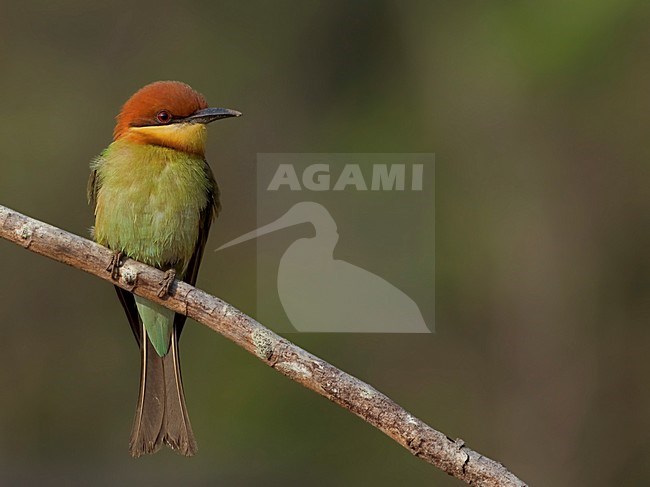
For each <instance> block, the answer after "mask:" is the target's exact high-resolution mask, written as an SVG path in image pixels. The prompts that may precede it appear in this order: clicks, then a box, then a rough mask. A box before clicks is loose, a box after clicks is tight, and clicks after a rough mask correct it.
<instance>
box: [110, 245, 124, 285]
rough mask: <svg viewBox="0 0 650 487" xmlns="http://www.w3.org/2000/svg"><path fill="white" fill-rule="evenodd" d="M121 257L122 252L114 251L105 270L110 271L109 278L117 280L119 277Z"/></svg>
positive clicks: (122, 255)
mask: <svg viewBox="0 0 650 487" xmlns="http://www.w3.org/2000/svg"><path fill="white" fill-rule="evenodd" d="M123 257H124V254H123V253H122V252H119V251H118V252H114V253H113V258H112V259H111V262H110V263H109V264H108V267H107V268H106V270H107V271H108V272H110V273H111V278H112V279H113V280H116V281H117V280H118V279H119V277H120V267H122V264H123V263H124V262H122V258H123Z"/></svg>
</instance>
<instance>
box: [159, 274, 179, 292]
mask: <svg viewBox="0 0 650 487" xmlns="http://www.w3.org/2000/svg"><path fill="white" fill-rule="evenodd" d="M174 279H176V270H175V269H169V270H167V271H166V272H165V277H163V280H162V281H160V282H159V283H158V284H160V290H159V291H158V297H159V298H164V297H165V296H167V295H168V294H169V290H170V289H171V287H172V284H173V283H174Z"/></svg>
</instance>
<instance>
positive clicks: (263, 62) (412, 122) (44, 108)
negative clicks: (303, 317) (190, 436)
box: [0, 0, 650, 486]
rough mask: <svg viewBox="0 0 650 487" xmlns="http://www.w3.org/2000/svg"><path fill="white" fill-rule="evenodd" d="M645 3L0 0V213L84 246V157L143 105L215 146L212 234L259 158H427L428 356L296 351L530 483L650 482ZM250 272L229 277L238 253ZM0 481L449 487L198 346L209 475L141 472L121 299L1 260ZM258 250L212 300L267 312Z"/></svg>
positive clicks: (159, 463)
mask: <svg viewBox="0 0 650 487" xmlns="http://www.w3.org/2000/svg"><path fill="white" fill-rule="evenodd" d="M649 21H650V5H649V4H648V3H647V2H643V1H631V0H591V1H586V0H585V1H574V2H565V1H560V0H548V1H545V2H537V3H532V2H511V1H493V2H478V1H470V2H454V1H446V2H425V1H422V2H412V1H408V2H397V1H393V2H389V1H374V2H370V1H363V2H361V1H357V2H344V1H330V2H324V1H323V2H315V1H278V2H262V1H254V2H252V1H251V2H235V1H230V2H220V1H202V2H200V1H194V2H171V1H156V2H153V1H150V2H125V1H114V2H110V3H108V2H106V3H100V2H84V1H79V0H70V1H61V2H57V1H54V2H52V1H30V2H18V1H16V2H8V1H7V0H4V1H1V2H0V69H1V73H2V75H1V76H0V106H1V107H2V108H1V112H0V113H1V115H0V204H3V205H6V206H9V207H11V208H14V209H16V210H18V211H21V212H23V213H26V214H28V215H30V216H33V217H36V218H39V219H41V220H44V221H47V222H49V223H52V224H55V225H57V226H60V227H63V228H65V229H67V230H70V231H72V232H75V233H78V234H82V235H84V234H87V229H88V227H89V226H90V225H91V224H92V220H93V217H92V213H91V211H90V209H89V208H88V207H87V205H86V200H85V187H86V179H87V175H88V161H89V160H90V159H92V158H93V157H94V156H95V155H96V154H98V153H99V151H100V150H101V149H102V148H104V147H105V146H106V145H107V144H108V143H109V142H110V136H111V131H112V128H113V117H114V116H115V115H116V113H117V111H118V110H119V107H120V105H121V103H123V102H124V101H125V100H126V98H127V97H128V96H130V95H131V94H132V93H133V92H134V91H135V90H136V89H138V88H139V87H140V86H142V85H144V84H146V83H148V82H150V81H153V80H157V79H180V80H183V81H186V82H188V83H189V84H191V85H192V86H193V87H195V88H196V89H198V90H199V91H201V92H203V93H204V94H205V95H206V97H207V99H208V100H209V102H210V103H212V104H214V105H219V106H226V107H230V108H236V109H238V110H241V111H242V112H244V114H245V117H243V118H242V119H238V120H236V121H228V122H220V123H219V124H215V125H213V126H211V127H210V140H209V147H208V157H209V160H210V161H211V163H212V166H213V167H214V169H215V173H216V174H217V177H218V179H219V182H220V184H221V186H222V190H223V203H224V212H223V215H222V217H221V218H220V219H219V220H218V222H217V223H216V225H215V226H213V231H212V235H211V239H210V242H209V244H208V248H209V249H212V248H216V247H217V246H218V245H220V244H221V243H223V242H225V241H227V240H228V239H230V238H233V237H235V236H237V235H240V234H241V233H244V232H246V231H248V230H250V229H251V228H254V225H255V198H254V193H255V157H256V153H258V152H435V153H436V161H437V162H436V164H437V169H436V171H437V174H436V192H437V194H436V215H435V218H436V271H437V276H436V295H437V296H436V333H435V334H433V335H430V336H412V335H410V336H409V335H344V334H336V335H320V334H317V335H307V334H294V335H292V336H290V337H289V338H290V339H292V340H293V341H295V342H297V343H298V344H299V345H301V346H302V347H304V348H306V349H308V350H310V351H311V352H313V353H315V354H317V355H320V356H321V357H323V358H325V359H326V360H328V361H331V362H332V363H334V364H336V365H337V366H339V367H341V368H342V369H344V370H346V371H348V372H350V373H352V374H354V375H356V376H358V377H360V378H361V379H363V380H366V381H368V382H369V383H371V384H373V385H374V386H375V387H377V388H378V389H379V390H381V391H382V392H384V393H386V394H388V395H389V396H391V397H392V398H393V399H395V400H396V401H397V402H399V403H400V404H402V405H403V406H405V407H406V408H407V409H409V410H410V411H411V412H413V413H414V414H415V415H416V416H418V417H420V418H422V419H423V420H425V421H427V422H429V423H430V424H432V425H433V426H434V427H436V428H438V429H440V430H442V431H443V432H445V433H446V434H447V435H449V436H451V437H460V438H463V439H464V440H465V441H466V442H467V444H468V445H469V446H470V447H471V448H473V449H475V450H477V451H479V452H481V453H483V454H485V455H487V456H490V457H492V458H495V459H498V460H499V461H501V462H503V463H504V464H505V465H506V466H508V467H509V468H511V469H512V470H513V471H514V472H515V473H516V474H517V475H519V476H520V477H521V478H522V479H524V480H526V481H528V482H529V483H530V484H532V485H553V486H569V485H570V486H576V485H590V486H601V485H602V486H606V485H641V484H647V483H650V463H648V462H647V461H643V459H644V458H647V457H648V456H650V388H649V387H648V383H649V379H650V365H649V361H648V347H649V345H650V329H649V327H648V287H649V286H648V285H649V282H648V264H649V262H648V249H649V244H650V242H649V239H648V231H647V230H648V223H649V221H648V209H649V208H648V206H649V202H650V197H649V195H648V186H649V183H650V178H649V177H648V176H649V174H648V152H649V151H648V143H647V141H648V129H649V123H648V122H649V118H648V114H649V113H650V91H649V88H648V87H649V80H650V57H649V56H648V50H649V48H650V43H649V41H650V30H648V25H649ZM237 252H239V254H238V253H237ZM0 265H1V266H2V272H3V276H4V277H3V278H2V279H0V300H1V309H2V311H1V312H0V316H1V322H2V324H3V328H2V331H3V333H2V340H0V387H1V390H2V391H3V392H2V394H1V395H0V484H3V485H20V484H30V485H31V484H37V483H38V484H41V485H152V484H154V483H155V484H157V485H213V484H214V485H259V484H263V485H268V486H273V485H298V484H307V485H316V486H320V485H322V486H329V485H381V486H393V485H406V484H411V483H413V484H415V483H423V482H427V483H428V484H429V485H431V484H433V485H450V486H451V485H460V482H458V481H456V480H454V479H452V478H450V477H447V476H446V475H445V474H443V473H441V472H439V471H437V470H436V469H435V468H433V467H432V466H430V465H428V464H425V463H424V462H422V461H420V460H418V459H416V458H414V457H412V456H411V455H410V454H409V453H408V452H407V451H406V450H404V449H402V448H400V447H399V446H397V445H396V444H395V443H393V442H392V441H391V440H389V439H388V438H387V437H385V436H384V435H382V434H381V433H379V432H378V431H376V430H374V429H373V428H371V427H370V426H368V425H367V424H365V423H363V422H362V421H360V420H359V419H357V418H356V417H354V416H352V415H350V414H349V413H347V412H345V411H343V410H342V409H340V408H338V407H337V406H335V405H333V404H331V403H329V402H328V401H326V400H324V399H322V398H321V397H319V396H317V395H316V394H314V393H312V392H309V391H307V390H305V389H303V388H302V387H300V386H298V385H297V384H295V383H293V382H291V381H289V380H287V379H285V378H284V377H282V376H280V375H279V374H277V373H276V372H274V371H272V370H271V369H269V368H267V367H265V366H264V365H263V364H261V363H260V362H259V361H258V360H257V359H255V358H254V357H252V356H250V355H248V354H246V353H245V352H243V351H242V350H240V349H239V348H238V347H236V346H234V345H233V344H231V343H230V342H228V341H226V340H224V339H223V338H222V337H220V336H218V335H216V334H215V333H212V332H210V331H209V330H207V329H206V328H204V327H201V326H198V325H195V324H194V325H190V326H187V327H186V331H185V333H184V336H183V341H182V344H183V349H184V355H183V371H184V376H185V386H186V392H187V398H188V399H187V402H188V406H189V410H190V414H191V417H192V424H193V426H194V430H195V432H196V435H197V437H198V441H199V448H200V451H199V454H198V456H196V457H194V458H192V459H186V458H181V457H179V456H177V455H175V454H173V453H171V452H169V451H162V452H160V453H159V454H157V455H155V456H153V457H148V458H143V459H139V460H133V459H131V458H130V457H129V456H128V453H127V443H128V437H129V432H130V427H131V421H132V415H133V411H134V406H135V401H136V396H137V382H138V368H139V359H138V353H137V350H136V346H135V343H134V341H133V337H132V335H131V331H130V330H129V327H128V325H127V322H126V320H125V318H124V316H123V314H122V310H121V308H120V306H119V304H118V302H117V300H116V299H115V296H114V292H113V290H112V289H111V287H110V285H109V284H107V283H106V282H103V281H100V280H99V279H96V278H92V277H90V276H88V275H85V274H83V273H81V272H79V271H76V270H74V269H71V268H67V267H65V266H63V265H61V264H58V263H54V262H51V261H49V260H47V259H44V258H42V257H38V256H36V255H34V254H31V253H29V252H25V251H24V250H21V249H19V248H18V247H16V246H13V245H11V244H9V243H7V242H4V241H0ZM254 281H255V261H254V253H251V252H250V251H248V252H247V250H246V249H244V248H242V249H240V250H237V251H233V252H232V253H229V254H227V255H226V254H225V253H221V252H220V253H213V252H208V253H207V255H206V256H205V258H204V264H203V268H202V273H201V276H200V278H199V285H200V286H202V287H204V288H205V289H206V290H208V291H210V292H212V293H215V294H218V295H219V296H221V297H223V298H224V299H226V300H228V301H230V302H232V303H233V304H235V305H236V306H238V307H240V308H241V309H243V310H244V311H247V312H250V313H254V307H255V295H254V293H251V292H250V289H251V283H253V282H254Z"/></svg>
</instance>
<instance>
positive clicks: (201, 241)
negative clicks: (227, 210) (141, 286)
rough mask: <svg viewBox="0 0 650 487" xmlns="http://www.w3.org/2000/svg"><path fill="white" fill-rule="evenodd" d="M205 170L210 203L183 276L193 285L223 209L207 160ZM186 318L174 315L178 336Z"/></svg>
mask: <svg viewBox="0 0 650 487" xmlns="http://www.w3.org/2000/svg"><path fill="white" fill-rule="evenodd" d="M204 170H205V175H206V177H207V178H208V181H209V188H208V204H207V205H206V206H205V208H204V209H203V210H202V211H201V218H200V220H199V237H198V238H197V240H196V244H195V246H194V252H193V253H192V257H191V258H190V261H189V263H188V265H187V270H186V271H185V275H184V276H183V281H185V282H186V283H188V284H190V285H192V286H194V285H195V284H196V278H197V276H198V275H199V266H200V265H201V258H202V257H203V250H204V249H205V244H206V242H207V241H208V233H209V232H210V225H212V220H214V219H215V218H216V217H217V216H219V212H220V211H221V203H220V201H219V197H220V194H221V193H220V191H219V186H218V185H217V181H216V180H215V179H214V175H213V174H212V169H210V166H209V165H208V163H207V162H205V161H204ZM186 319H187V316H185V315H182V314H178V313H177V314H176V316H175V317H174V330H176V336H177V337H179V336H180V334H181V331H183V326H184V325H185V320H186Z"/></svg>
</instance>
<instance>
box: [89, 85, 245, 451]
mask: <svg viewBox="0 0 650 487" xmlns="http://www.w3.org/2000/svg"><path fill="white" fill-rule="evenodd" d="M240 115H241V113H239V112H237V111H235V110H229V109H226V108H209V107H208V105H207V103H206V101H205V98H204V97H203V96H202V95H201V94H199V93H197V92H196V91H194V90H193V89H192V88H191V87H190V86H188V85H186V84H185V83H180V82H177V81H158V82H155V83H151V84H149V85H147V86H145V87H144V88H142V89H140V90H139V91H137V92H136V93H135V94H134V95H133V96H132V97H131V98H130V99H129V100H128V101H127V102H126V103H125V104H124V106H123V107H122V111H121V112H120V114H119V115H118V116H117V125H116V126H115V131H114V133H113V142H112V143H111V144H110V145H109V146H108V147H107V148H106V149H105V150H104V151H103V152H102V153H101V155H100V156H99V157H97V158H96V159H95V160H94V161H93V162H92V163H91V175H90V180H89V182H88V199H89V202H90V204H91V205H92V206H94V209H95V227H94V231H93V233H94V238H95V240H96V241H97V242H98V243H100V244H102V245H104V246H106V247H108V248H110V249H112V250H113V251H114V252H115V255H114V258H113V261H112V262H111V263H110V265H109V267H108V268H107V271H110V272H111V273H112V275H113V278H117V277H118V275H119V274H118V268H119V266H120V265H121V259H122V258H123V257H130V258H133V259H135V260H138V261H141V262H144V263H145V264H149V265H152V266H155V267H157V268H159V269H161V270H163V271H165V280H164V281H163V282H162V283H161V290H160V293H159V296H160V297H164V295H165V294H166V293H168V292H169V290H170V286H171V285H172V283H173V281H174V279H175V278H176V277H178V278H180V279H183V280H184V281H186V282H188V283H189V284H192V285H194V284H195V282H196V277H197V274H198V270H199V264H200V262H201V257H202V255H203V249H204V247H205V243H206V240H207V237H208V231H209V229H210V224H211V223H212V220H213V219H214V218H215V217H216V216H217V214H218V213H219V209H220V204H219V189H218V187H217V183H216V181H215V179H214V177H213V175H212V171H211V169H210V166H209V165H208V164H207V162H206V160H205V156H204V153H205V141H206V132H207V129H206V125H207V124H208V123H210V122H212V121H214V120H220V119H223V118H228V117H238V116H240ZM115 289H116V291H117V295H118V297H119V299H120V302H121V303H122V306H123V307H124V311H125V312H126V316H127V318H128V320H129V323H130V325H131V328H132V330H133V333H134V335H135V337H136V340H137V341H138V344H139V346H140V352H141V357H142V368H141V375H140V395H139V398H138V403H137V409H136V414H135V420H134V423H133V431H132V433H131V441H130V452H131V454H132V455H133V456H134V457H138V456H140V455H142V454H145V453H154V452H156V451H157V450H158V449H159V448H160V447H161V446H162V444H166V445H168V446H169V447H171V448H172V449H174V450H177V451H178V452H180V453H181V454H183V455H188V456H189V455H193V454H194V453H195V452H196V441H195V439H194V434H193V433H192V427H191V425H190V420H189V418H188V415H187V409H186V406H185V397H184V394H183V384H182V381H181V375H180V363H179V355H178V339H179V337H180V334H181V331H182V329H183V325H184V324H185V316H183V315H180V314H175V313H174V312H173V311H170V310H168V309H166V308H164V307H162V306H160V305H158V304H156V303H153V302H151V301H148V300H146V299H143V298H141V297H139V296H134V295H133V294H132V293H130V292H128V291H125V290H123V289H121V288H119V287H117V286H115Z"/></svg>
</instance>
